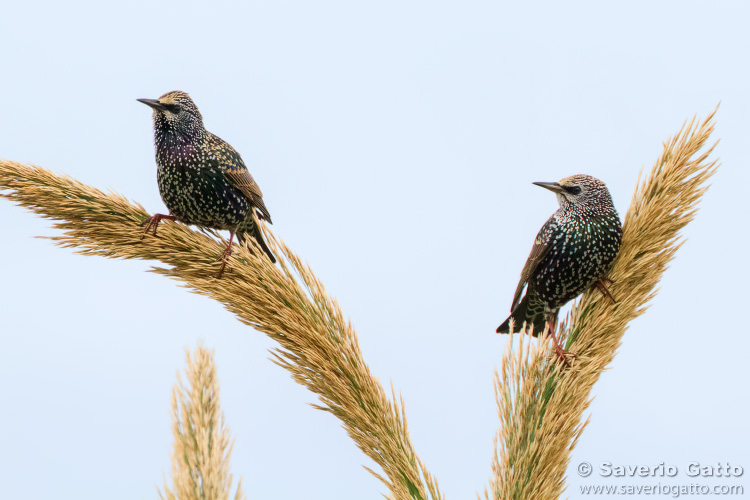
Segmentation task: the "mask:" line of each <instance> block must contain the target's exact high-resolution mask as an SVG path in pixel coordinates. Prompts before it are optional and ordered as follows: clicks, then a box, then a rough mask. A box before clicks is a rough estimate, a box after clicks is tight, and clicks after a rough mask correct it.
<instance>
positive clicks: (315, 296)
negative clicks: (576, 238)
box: [0, 111, 718, 500]
mask: <svg viewBox="0 0 750 500" xmlns="http://www.w3.org/2000/svg"><path fill="white" fill-rule="evenodd" d="M714 113H715V111H714ZM714 113H711V115H710V116H709V117H708V118H706V119H705V120H704V121H703V122H700V123H697V122H696V121H695V119H694V120H691V121H690V122H689V123H687V124H686V125H684V126H683V127H682V129H681V130H680V132H679V133H678V134H677V135H676V136H675V137H674V138H673V139H671V140H669V141H668V142H667V143H665V144H664V151H663V153H662V155H661V156H660V158H659V159H658V161H657V162H656V164H655V166H654V168H653V169H652V171H651V173H650V174H649V175H648V177H647V178H646V179H645V180H644V181H643V182H642V183H640V181H639V185H638V187H637V190H636V193H635V195H634V197H633V201H632V203H631V205H630V208H629V209H628V212H627V214H626V215H625V220H624V224H623V241H622V247H621V250H620V254H619V256H618V258H617V260H616V261H615V263H614V265H613V268H612V270H611V272H610V277H611V278H612V279H613V280H614V282H615V284H614V285H612V286H611V287H610V290H612V292H613V294H614V295H615V297H617V299H618V302H617V304H615V305H613V304H612V303H610V302H609V301H608V300H607V299H603V298H602V297H601V296H600V295H599V292H598V291H593V292H587V293H585V294H584V295H583V297H582V298H581V299H580V301H578V302H577V303H576V304H575V305H574V307H573V309H572V311H571V313H570V314H569V316H568V318H567V319H566V320H565V321H564V322H563V324H562V325H561V327H559V328H558V330H559V331H560V332H561V333H562V334H563V338H566V339H567V342H568V349H570V350H572V351H573V352H575V353H577V354H578V359H577V360H576V362H575V363H574V364H573V367H572V368H570V369H565V370H563V369H561V368H560V366H559V365H558V364H557V363H554V362H552V361H550V359H549V356H548V354H549V351H548V343H546V342H540V343H538V344H535V346H534V347H531V344H530V343H529V340H528V339H527V338H526V337H524V336H519V335H514V336H511V338H513V339H514V342H511V343H509V346H508V348H507V350H506V352H505V355H504V358H503V366H502V369H501V371H500V373H496V376H495V388H496V397H497V401H498V408H499V410H498V412H499V416H500V421H501V427H500V430H499V431H498V434H497V437H496V453H495V456H494V458H493V463H492V471H493V474H492V477H491V479H490V483H489V486H488V487H487V488H485V491H484V496H485V498H487V499H519V500H537V499H540V500H543V499H554V498H559V497H560V495H561V494H562V493H563V491H564V488H565V483H564V479H565V470H566V468H567V465H568V462H569V460H570V452H571V450H572V449H573V448H574V446H575V444H576V441H577V439H578V438H579V437H580V435H581V432H582V431H583V429H584V428H585V426H586V422H581V417H582V414H583V412H584V411H585V410H586V408H587V407H588V405H589V403H590V393H591V388H592V386H593V384H594V383H595V382H596V380H598V378H599V375H600V374H601V372H602V371H603V370H604V368H605V367H606V366H607V365H608V364H609V363H610V362H611V361H612V358H613V357H614V355H615V353H616V351H617V348H618V346H619V345H620V341H621V339H622V335H623V334H624V332H625V329H626V326H627V323H628V322H629V321H631V320H632V319H634V318H636V317H637V316H639V315H640V314H642V313H643V312H644V311H645V309H646V304H647V303H648V302H649V300H650V299H652V298H653V297H654V295H655V293H656V285H657V283H658V281H659V279H660V277H661V275H662V274H663V272H664V271H665V269H666V267H667V265H668V263H669V262H670V261H671V260H672V258H673V257H674V255H675V252H676V251H677V249H678V248H679V247H680V245H681V244H682V240H681V239H680V236H679V232H680V230H681V229H682V228H683V227H684V226H685V225H686V224H687V223H689V222H690V221H691V220H692V219H693V217H694V216H695V212H696V209H697V204H698V201H699V200H700V198H701V197H702V195H703V194H704V192H705V191H706V189H707V181H708V179H709V178H710V177H711V175H712V174H713V173H714V172H715V170H716V168H717V166H718V165H717V163H716V161H709V155H710V154H711V152H712V151H713V147H714V146H715V144H714V145H713V146H710V147H707V148H706V144H707V141H708V138H709V136H710V134H711V132H712V131H713V126H714V125H713V117H714ZM702 150H703V151H702ZM0 196H3V197H5V198H8V199H10V200H12V201H14V202H16V203H17V204H19V205H21V206H24V207H26V208H28V209H30V210H31V211H33V212H35V213H36V214H38V215H40V216H42V217H47V218H50V219H52V220H55V221H56V222H55V224H54V227H55V228H57V229H59V230H60V231H61V232H62V234H61V235H60V236H55V237H53V238H51V239H52V240H54V241H55V242H56V243H57V244H58V245H61V246H63V247H70V248H75V249H76V251H77V252H79V253H82V254H85V255H101V256H105V257H110V258H124V259H145V260H156V261H161V262H162V263H163V264H165V265H166V267H154V268H152V270H153V271H154V272H157V273H159V274H163V275H165V276H169V277H171V278H173V279H175V280H178V281H179V282H181V283H182V284H183V285H184V286H186V287H187V288H189V289H190V290H192V291H193V292H195V293H199V294H202V295H206V296H208V297H211V298H213V299H215V300H218V301H219V302H221V303H222V304H223V305H224V306H225V307H226V308H227V309H228V310H229V311H230V312H232V313H234V314H235V315H236V316H237V317H238V319H239V320H240V321H241V322H243V323H245V324H247V325H250V326H252V327H254V328H256V329H257V330H259V331H261V332H263V333H265V334H266V335H268V336H269V337H271V338H272V339H273V340H275V341H276V342H277V343H278V347H277V348H276V349H274V350H273V351H272V353H273V356H274V361H275V362H276V363H277V364H279V365H280V366H282V367H284V368H285V369H286V370H288V371H289V372H290V373H291V374H292V377H293V378H294V380H296V381H297V382H298V383H300V384H302V385H303V386H305V387H307V388H308V389H309V390H311V391H312V392H314V393H315V394H317V395H318V398H319V404H317V405H315V407H316V408H318V409H321V410H323V411H328V412H330V413H332V414H333V415H335V416H336V417H337V418H338V419H339V420H341V422H342V424H343V426H344V428H345V429H346V431H347V432H348V434H349V436H351V438H352V439H353V440H354V441H355V443H356V444H357V446H358V447H359V448H360V449H361V450H362V451H363V452H364V453H365V454H366V455H367V456H368V457H370V458H371V459H372V460H373V461H374V462H375V463H376V464H377V465H378V466H379V467H380V469H381V471H380V472H375V471H373V470H372V469H369V468H368V470H370V471H371V472H372V473H373V474H375V476H377V477H378V478H380V479H381V480H382V481H383V482H384V483H385V485H386V486H387V487H388V490H389V498H392V499H394V500H401V499H418V500H426V499H428V498H431V499H440V498H442V495H441V493H440V491H439V489H438V485H437V482H436V480H435V479H434V478H433V477H432V476H431V475H430V474H429V472H428V471H427V469H426V467H425V466H424V464H423V463H422V461H421V460H420V459H419V457H418V456H417V454H416V452H415V450H414V447H413V445H412V443H411V439H410V437H409V433H408V428H407V423H406V416H405V413H404V402H403V400H402V399H401V398H399V397H397V396H396V394H395V391H393V389H391V392H392V397H389V396H388V394H387V393H386V391H385V389H384V388H383V386H382V384H381V383H380V382H379V381H378V379H377V378H375V377H374V376H373V375H372V374H371V373H370V370H369V368H368V366H367V364H366V363H365V361H364V359H363V357H362V353H361V351H360V348H359V343H358V341H357V336H356V334H355V332H354V328H353V327H352V325H351V323H349V322H348V321H346V320H344V317H343V314H342V313H341V310H340V308H339V306H338V304H337V303H336V301H335V300H334V299H332V298H331V297H330V296H328V295H327V294H326V292H325V289H324V287H323V285H322V283H320V281H319V280H318V279H317V278H316V277H315V275H314V274H313V272H312V270H311V269H310V268H309V267H308V266H307V265H306V264H304V263H303V262H302V261H301V260H300V259H299V257H298V256H297V255H295V254H294V253H293V252H292V251H291V250H290V249H289V248H287V247H286V245H285V244H284V243H283V241H281V240H279V239H277V238H275V237H274V235H273V234H272V233H271V232H270V231H269V229H268V228H267V227H266V226H265V225H263V226H262V227H263V230H264V232H265V234H266V236H267V240H268V241H269V244H270V245H271V248H272V250H273V251H274V253H275V254H276V255H277V256H279V257H283V258H280V259H279V265H278V266H274V265H273V264H272V263H271V262H270V261H269V260H268V258H267V257H265V256H264V254H263V252H261V251H259V250H258V249H257V247H256V248H255V250H254V251H253V249H252V248H249V247H240V248H237V249H236V250H235V252H234V254H233V256H232V264H231V266H232V272H231V273H228V274H225V276H224V277H223V278H221V279H216V278H215V275H216V273H217V271H218V268H219V262H218V259H219V257H220V256H221V254H222V251H223V248H224V246H225V244H226V243H225V241H224V240H223V238H221V237H220V236H219V235H218V234H216V233H215V232H213V231H206V230H193V229H190V228H189V227H187V226H185V225H182V224H179V223H164V224H162V226H161V227H160V228H159V236H158V237H156V238H154V237H147V238H145V239H143V240H141V239H140V237H141V233H142V228H141V227H140V223H141V221H142V220H143V219H144V218H146V217H147V216H148V214H147V213H146V211H145V210H144V209H143V207H141V206H140V205H138V204H135V203H132V202H130V201H128V200H127V199H125V198H124V197H122V196H120V195H118V194H116V193H112V192H109V193H105V192H103V191H100V190H98V189H96V188H93V187H90V186H87V185H85V184H83V183H81V182H79V181H77V180H75V179H72V178H70V177H68V176H64V175H56V174H53V173H52V172H50V171H48V170H45V169H43V168H40V167H34V166H30V165H25V164H21V163H17V162H12V161H5V160H0ZM250 244H251V245H252V244H253V243H252V242H250Z"/></svg>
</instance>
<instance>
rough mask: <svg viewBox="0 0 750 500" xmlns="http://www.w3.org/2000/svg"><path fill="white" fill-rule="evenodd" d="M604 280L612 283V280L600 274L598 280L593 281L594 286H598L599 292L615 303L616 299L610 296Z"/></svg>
mask: <svg viewBox="0 0 750 500" xmlns="http://www.w3.org/2000/svg"><path fill="white" fill-rule="evenodd" d="M605 281H607V282H609V283H610V284H612V283H614V281H612V280H611V279H609V278H607V277H606V276H602V277H600V278H599V279H598V280H596V282H595V283H594V286H595V287H596V288H598V289H599V291H600V292H602V295H605V296H607V297H609V298H610V300H611V301H612V303H614V304H617V301H616V300H615V298H614V297H613V296H612V293H611V292H610V291H609V288H607V285H605V284H604V282H605Z"/></svg>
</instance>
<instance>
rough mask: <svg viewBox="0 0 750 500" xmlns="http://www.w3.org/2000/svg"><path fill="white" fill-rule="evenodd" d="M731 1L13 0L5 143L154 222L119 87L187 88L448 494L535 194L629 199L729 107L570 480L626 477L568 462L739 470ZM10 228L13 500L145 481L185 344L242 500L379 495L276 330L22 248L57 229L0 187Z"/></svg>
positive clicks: (7, 439)
mask: <svg viewBox="0 0 750 500" xmlns="http://www.w3.org/2000/svg"><path fill="white" fill-rule="evenodd" d="M749 18H750V6H748V4H747V3H746V2H685V1H680V2H678V1H672V2H627V3H625V2H623V3H621V4H619V5H615V4H613V3H611V2H606V3H605V2H588V3H585V2H584V3H581V2H574V3H571V2H564V5H563V4H562V3H559V2H546V3H545V2H534V3H532V2H497V1H495V2H490V1H472V0H462V1H460V2H459V1H455V2H440V1H434V0H432V1H413V0H407V1H404V0H399V1H388V0H385V1H379V2H352V1H317V2H309V1H307V2H304V1H273V2H271V1H266V2H259V1H255V2H246V3H244V4H240V3H233V2H213V3H211V4H210V5H209V3H208V2H175V3H164V2H132V3H128V4H124V3H123V4H119V5H112V4H109V3H102V2H65V3H59V2H38V3H32V2H24V3H22V2H13V3H9V2H6V3H5V5H3V6H2V8H1V12H0V32H2V33H3V44H2V47H1V48H0V55H1V56H2V57H1V58H0V60H1V61H2V70H3V77H2V78H0V116H2V118H3V119H2V120H0V157H3V158H8V159H12V160H18V161H27V162H33V163H35V164H38V165H41V166H44V167H46V168H49V169H53V170H55V171H58V172H65V173H67V174H70V175H72V176H74V177H76V178H78V179H80V180H82V181H84V182H87V183H90V184H92V185H95V186H97V187H100V188H112V189H115V190H117V191H118V192H120V193H122V194H124V195H126V196H128V197H129V198H131V199H134V200H137V201H139V202H140V203H142V204H143V205H144V206H146V207H147V208H148V209H149V210H151V211H154V212H155V211H162V210H163V205H162V203H161V200H160V197H159V193H158V190H157V186H156V180H155V164H154V159H153V142H152V141H153V139H152V129H151V112H150V110H149V109H148V108H147V107H146V106H143V105H142V104H140V103H138V102H136V100H135V99H136V98H141V97H158V96H159V95H161V94H162V93H164V92H166V91H169V90H174V89H181V90H184V91H187V92H189V93H190V94H191V95H192V96H193V98H194V99H195V101H196V103H197V104H198V106H199V107H200V109H201V112H202V113H203V116H204V120H205V124H206V126H207V128H208V129H209V130H211V131H212V132H214V133H216V134H217V135H219V136H220V137H222V138H223V139H225V140H227V141H228V142H230V143H231V144H232V145H233V146H234V147H235V148H236V149H237V150H238V151H239V152H240V153H241V154H242V156H243V158H244V159H245V162H246V163H247V164H248V166H249V168H250V170H251V172H252V173H253V175H254V177H255V179H256V180H257V181H258V183H259V184H260V186H261V188H262V189H263V192H264V195H265V200H266V204H267V205H268V208H269V210H270V211H271V214H272V215H273V220H274V223H275V224H274V226H273V230H274V231H275V233H276V234H277V235H278V236H279V237H281V238H283V239H284V240H285V241H286V242H287V244H289V245H290V246H291V247H292V248H293V249H294V250H295V251H297V252H298V253H299V255H301V256H302V257H303V258H304V259H306V260H307V261H308V262H309V263H310V265H311V266H312V267H313V269H314V270H315V271H316V273H317V274H318V276H319V277H320V278H321V279H322V281H323V282H324V283H325V285H326V287H327V290H328V291H329V293H331V294H332V295H334V296H335V297H336V298H337V299H338V300H339V302H340V304H341V306H342V308H343V311H344V314H345V315H347V316H349V317H350V318H351V320H352V322H353V324H354V325H355V327H356V329H357V332H358V334H359V338H360V343H361V346H362V350H363V352H364V355H365V358H366V360H367V361H368V363H369V364H370V367H371V368H372V370H373V372H374V373H375V374H376V375H377V376H378V377H380V379H381V380H382V381H384V382H385V383H386V384H387V383H388V381H389V380H391V379H392V380H393V382H394V385H395V387H396V389H397V390H398V391H400V392H401V393H402V394H403V396H404V398H405V400H406V410H407V416H408V419H409V426H410V430H411V433H412V438H413V440H414V444H415V446H416V449H417V451H418V453H419V454H420V456H421V458H422V459H423V460H424V461H425V463H426V464H427V467H428V468H429V469H430V471H431V472H432V473H433V474H434V475H435V476H436V477H437V479H438V481H439V483H440V485H441V488H442V490H443V491H444V493H445V494H446V497H447V498H449V499H459V498H470V497H472V496H473V495H474V492H476V491H478V490H481V489H483V488H484V485H485V484H486V482H487V479H488V477H489V475H490V459H491V456H492V453H493V447H492V437H493V435H494V433H495V431H496V429H497V426H498V420H497V417H496V413H495V402H494V399H493V397H494V395H493V390H492V372H493V369H494V367H495V366H496V365H497V364H499V363H500V359H501V355H502V352H503V350H504V347H505V344H506V342H507V337H505V336H498V335H495V334H494V330H495V328H496V327H497V325H498V324H499V323H500V322H502V321H503V320H504V319H505V318H506V316H507V313H508V308H509V306H510V302H511V298H512V294H513V291H514V289H515V286H516V283H517V279H518V276H519V273H520V270H521V267H522V266H523V263H524V260H525V258H526V256H527V255H528V252H529V249H530V247H531V243H532V241H533V238H534V236H535V234H536V232H537V230H538V229H539V227H540V226H541V225H542V223H543V222H544V221H545V220H546V218H547V217H548V216H549V215H550V214H551V213H552V211H553V210H555V209H556V201H555V198H554V196H552V195H551V194H550V193H548V192H546V191H544V190H541V189H539V188H537V187H535V186H533V185H532V184H531V182H533V181H554V180H558V179H560V178H562V177H565V176H568V175H572V174H577V173H587V174H591V175H594V176H596V177H598V178H600V179H602V180H604V181H605V182H606V183H607V184H608V186H609V188H610V190H611V192H612V196H613V198H614V201H615V204H616V206H617V208H618V210H619V211H620V214H621V215H622V214H624V213H625V211H626V209H627V207H628V205H629V202H630V197H631V195H632V193H633V190H634V188H635V181H636V179H637V177H638V171H639V169H640V168H641V166H643V165H645V166H646V167H647V168H650V166H651V165H652V164H653V162H654V161H655V159H656V158H657V156H658V154H659V153H660V151H661V143H662V141H663V140H666V139H667V138H668V137H669V136H671V135H673V134H675V133H676V132H677V130H678V129H679V127H680V125H681V124H682V122H683V120H685V119H686V118H689V117H690V116H692V115H693V114H695V113H697V114H699V115H700V116H705V115H706V114H708V113H709V112H710V111H711V110H712V109H713V108H714V107H715V105H716V104H717V103H718V102H719V101H721V103H722V104H721V108H720V111H719V113H718V115H717V129H716V134H715V137H714V138H715V139H719V138H720V139H721V143H720V145H719V147H718V148H717V150H716V152H717V154H718V155H720V156H721V159H722V162H723V166H722V167H721V169H720V171H719V173H718V174H717V175H716V176H715V178H714V181H713V186H712V188H711V190H710V191H709V192H708V194H707V196H706V197H705V199H704V200H703V202H702V203H701V209H700V212H699V213H698V216H697V218H696V220H695V222H694V223H693V224H691V225H690V226H689V227H688V228H687V230H686V231H685V234H686V235H687V236H688V238H689V239H688V241H687V243H686V244H685V245H684V247H683V248H682V249H681V250H680V251H679V253H678V254H677V259H676V260H675V261H674V263H673V265H672V266H671V268H670V269H669V271H668V272H667V273H666V275H665V277H664V279H663V281H662V286H661V291H660V292H659V295H658V296H657V297H656V299H655V300H654V301H653V303H652V307H651V308H650V309H649V311H648V312H647V313H646V314H645V315H644V316H643V317H641V318H640V319H638V320H637V321H635V322H633V323H632V324H631V328H630V329H629V330H628V332H627V333H626V335H625V338H624V344H623V347H622V349H621V351H620V353H619V354H618V356H617V358H616V359H615V361H614V363H613V364H612V366H611V370H610V371H608V372H607V373H605V374H604V376H603V377H602V379H601V381H600V382H599V383H598V384H597V385H596V386H595V388H594V394H593V395H594V396H595V400H594V402H593V404H592V406H591V412H592V414H593V417H592V420H591V423H590V425H589V427H588V429H587V430H586V432H585V433H584V434H583V437H582V438H581V440H580V442H579V445H578V448H577V449H576V450H575V452H574V453H573V458H572V461H571V468H570V470H569V484H570V487H569V489H568V495H569V496H570V497H571V498H578V497H579V494H578V490H577V488H578V485H581V484H596V483H601V484H619V483H617V482H615V481H614V480H610V481H594V480H591V479H590V480H582V479H580V478H579V477H578V476H577V474H576V473H575V466H576V465H577V464H578V463H579V462H581V461H588V462H591V463H593V464H597V463H600V462H603V461H611V462H614V463H624V464H650V463H658V462H661V461H665V462H666V463H674V464H677V465H678V466H681V465H682V464H683V463H687V462H688V461H693V460H696V461H700V462H705V463H709V462H716V461H719V460H721V461H722V462H726V461H729V462H731V463H738V464H740V465H743V466H744V467H745V469H746V471H747V470H748V469H749V468H750V456H749V453H748V445H750V430H749V429H748V424H747V422H748V420H749V417H750V415H749V414H750V403H748V401H749V400H750V398H748V396H749V395H750V394H749V392H750V391H748V385H747V374H746V370H745V369H744V367H745V366H746V365H747V355H748V352H750V340H748V335H747V333H748V327H747V318H746V316H745V315H744V312H745V311H746V307H747V306H746V304H745V300H746V297H747V279H748V271H747V265H746V263H745V261H744V259H745V256H746V255H747V253H748V252H747V244H748V243H750V241H748V240H750V238H748V236H747V229H746V228H747V226H746V224H747V220H748V219H747V211H748V206H747V205H748V204H747V199H748V197H747V189H748V186H749V185H750V173H748V168H747V166H748V157H749V155H748V139H749V138H750V125H749V123H750V122H749V120H748V116H749V115H750V98H748V91H749V89H750V85H749V82H748V80H749V77H750V73H749V72H748V69H747V67H748V65H747V57H748V56H747V55H748V49H750V32H749V31H748V29H747V25H748V19H749ZM0 221H2V226H3V242H4V244H3V245H0V263H2V264H0V273H1V274H2V277H3V279H2V282H3V286H2V287H0V304H2V307H3V309H4V311H3V312H4V314H3V316H4V318H5V323H4V324H3V325H2V326H0V329H1V330H0V341H2V345H3V348H2V349H0V382H1V383H2V387H3V388H4V395H3V401H4V403H3V405H2V407H3V411H2V412H0V449H2V453H0V479H1V480H2V484H3V496H4V497H7V498H18V499H21V498H23V499H47V498H76V499H88V498H92V499H93V498H102V497H106V498H109V499H134V498H137V499H147V498H156V490H155V485H156V484H160V483H161V481H162V475H163V474H165V473H166V474H168V473H169V451H170V446H171V439H172V438H171V434H170V430H169V394H170V390H171V387H172V385H173V384H174V382H175V374H176V372H177V370H179V369H182V368H183V365H184V352H183V350H184V348H185V347H186V346H189V347H194V346H195V344H196V342H197V341H198V340H199V339H203V340H204V341H205V343H206V345H207V346H209V347H213V348H215V349H216V361H217V363H218V371H219V377H220V380H221V386H222V394H221V395H222V402H223V408H224V411H225V413H226V417H227V422H228V424H229V426H230V427H231V429H232V431H233V433H234V435H235V436H236V438H237V443H236V446H235V451H234V455H233V471H234V473H235V475H236V476H242V477H243V478H244V483H245V488H246V490H247V492H248V497H249V498H277V499H292V498H309V499H325V500H329V499H332V500H335V499H351V498H358V499H368V500H369V499H372V500H375V499H379V498H382V496H381V494H382V493H383V492H384V491H385V490H384V488H383V487H382V486H381V485H380V484H379V482H378V481H377V480H376V479H374V478H373V477H372V476H370V474H369V473H368V472H366V471H365V470H364V469H363V468H362V465H368V466H372V463H371V462H370V461H369V460H368V459H366V457H365V456H364V455H363V454H362V453H360V452H359V450H358V449H357V448H356V447H355V446H354V444H353V443H352V442H351V441H350V439H349V438H348V437H347V436H346V434H345V432H344V431H343V430H342V429H341V427H340V425H339V422H338V421H337V420H336V419H334V418H333V417H332V416H331V415H329V414H326V413H323V412H320V411H316V410H314V409H312V408H311V407H310V406H308V405H307V403H310V402H314V401H315V398H314V397H313V396H312V395H311V394H310V393H308V392H307V391H305V390H304V389H302V388H301V387H300V386H298V385H297V384H296V383H294V382H293V381H292V380H291V378H290V377H289V376H288V375H287V373H286V372H285V371H283V370H282V369H281V368H279V367H277V366H276V365H274V364H272V363H271V362H270V361H269V360H268V353H267V349H269V348H271V347H273V346H274V344H273V343H272V342H271V341H270V340H268V339H267V338H266V337H265V336H263V335H262V334H260V333H258V332H255V331H253V330H252V329H249V328H248V327H245V326H243V325H241V324H240V323H239V322H238V321H236V320H235V319H234V318H233V317H232V316H231V315H230V314H229V313H227V312H226V311H224V310H223V309H222V308H221V307H220V306H219V305H218V304H216V303H214V302H212V301H211V300H209V299H207V298H204V297H198V296H196V295H192V294H190V293H188V292H187V291H186V290H184V289H182V288H179V287H178V286H177V285H176V284H175V283H174V282H171V281H169V280H166V279H164V278H162V277H159V276H156V275H153V274H151V273H146V272H144V271H145V270H146V269H147V268H148V267H149V264H148V263H145V262H120V261H112V260H106V259H103V258H92V257H82V256H78V255H74V254H73V253H72V252H71V251H69V250H64V249H59V248H55V247H54V246H53V245H51V244H50V242H48V241H45V240H40V239H34V238H33V236H37V235H50V234H54V233H53V232H52V231H51V230H49V229H48V228H49V225H50V223H49V222H48V221H44V220H41V219H39V218H37V217H35V216H33V215H31V214H30V213H29V212H27V211H25V210H22V209H19V208H16V207H13V206H12V205H11V204H10V203H8V202H7V201H0ZM747 474H748V473H746V476H747ZM678 479H679V478H678ZM640 481H641V482H643V480H640ZM646 482H647V483H649V484H650V483H653V482H654V481H653V479H648V480H646ZM683 482H688V481H687V480H685V481H683ZM738 483H739V484H745V490H746V492H747V491H750V483H748V482H747V480H746V479H744V483H743V482H742V481H739V482H735V483H731V484H738Z"/></svg>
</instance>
